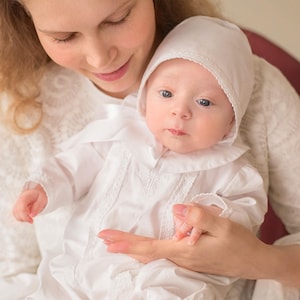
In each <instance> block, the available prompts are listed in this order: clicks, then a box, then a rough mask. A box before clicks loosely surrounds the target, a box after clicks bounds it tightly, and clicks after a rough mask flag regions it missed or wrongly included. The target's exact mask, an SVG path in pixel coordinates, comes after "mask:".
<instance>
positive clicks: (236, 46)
mask: <svg viewBox="0 0 300 300" xmlns="http://www.w3.org/2000/svg"><path fill="white" fill-rule="evenodd" d="M174 58H183V59H187V60H191V61H194V62H196V63H199V64H201V65H202V66H204V67H205V68H206V69H208V70H209V71H210V72H211V73H212V74H213V75H214V77H215V78H216V79H217V81H218V83H219V84H220V86H221V87H222V88H223V90H224V92H225V94H226V95H227V97H228V99H229V101H230V102H231V104H232V106H233V109H234V113H235V125H234V126H233V129H232V131H231V134H230V136H229V137H228V138H227V139H226V142H227V141H229V142H230V143H232V142H233V141H234V140H235V139H236V137H237V133H238V128H239V125H240V122H241V119H242V117H243V115H244V113H245V111H246V108H247V105H248V103H249V100H250V96H251V93H252V89H253V84H254V69H253V55H252V51H251V48H250V45H249V43H248V40H247V37H246V36H245V34H244V33H243V32H242V31H241V30H240V29H239V28H238V27H237V26H236V25H234V24H232V23H230V22H227V21H224V20H221V19H217V18H211V17H204V16H195V17H191V18H188V19H186V20H185V21H183V22H182V23H180V24H179V25H177V26H176V27H175V28H174V29H173V30H172V31H171V32H170V33H169V34H168V35H167V36H166V38H165V39H164V40H163V41H162V43H161V44H160V45H159V47H158V48H157V50H156V52H155V54H154V56H153V58H152V59H151V61H150V63H149V65H148V67H147V69H146V71H145V73H144V76H143V78H142V81H141V86H140V89H139V92H138V108H139V111H140V112H141V113H142V115H144V112H145V100H144V89H145V83H146V81H147V79H148V78H149V76H150V74H151V73H152V72H153V71H154V70H155V69H156V68H157V67H158V65H159V64H161V63H162V62H164V61H166V60H170V59H174ZM191 80H197V79H195V78H191Z"/></svg>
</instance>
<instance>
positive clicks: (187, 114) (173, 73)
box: [145, 59, 234, 153]
mask: <svg viewBox="0 0 300 300" xmlns="http://www.w3.org/2000/svg"><path fill="white" fill-rule="evenodd" d="M145 100H146V113H145V117H146V122H147V125H148V127H149V129H150V130H151V132H152V133H153V134H154V136H155V137H156V139H157V140H158V141H159V142H160V143H161V144H163V145H164V146H165V147H166V148H168V149H170V150H172V151H175V152H178V153H189V152H193V151H197V150H200V149H207V148H210V147H212V146H213V145H215V144H216V143H218V142H219V141H220V140H222V139H223V138H224V137H225V136H226V135H227V134H228V133H229V132H230V130H231V128H232V125H233V123H234V112H233V109H232V106H231V103H230V102H229V101H228V99H227V96H226V95H225V93H224V91H223V90H222V89H221V87H220V86H219V84H218V82H217V80H216V79H215V77H214V76H213V75H212V74H211V73H210V72H209V71H207V70H206V69H205V68H204V67H202V66H201V65H199V64H197V63H194V62H192V61H188V60H185V59H172V60H169V61H166V62H163V63H162V64H160V65H159V66H158V68H157V69H156V70H155V71H154V72H153V73H152V74H151V76H150V78H149V80H148V82H147V85H146V99H145Z"/></svg>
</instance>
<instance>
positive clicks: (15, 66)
mask: <svg viewBox="0 0 300 300" xmlns="http://www.w3.org/2000/svg"><path fill="white" fill-rule="evenodd" d="M153 1H154V6H155V13H156V23H157V34H158V40H161V39H162V38H163V37H164V36H165V35H166V34H167V33H168V32H169V31H170V30H171V29H172V28H173V27H174V26H175V25H177V24H178V23H180V22H181V21H183V20H184V19H186V18H188V17H191V16H194V15H207V16H214V17H220V13H219V10H218V7H217V6H216V4H215V3H214V2H212V1H209V0H172V1H170V0H153ZM0 45H1V47H0V92H5V93H6V95H7V96H8V99H9V105H8V108H7V109H6V110H5V111H4V112H2V113H3V115H4V120H5V122H6V124H8V125H9V126H10V127H11V128H12V129H14V130H15V131H16V132H19V133H30V132H32V131H34V130H35V129H36V128H37V127H38V126H39V124H40V122H41V120H42V104H41V103H40V102H39V101H38V97H39V94H40V80H41V78H42V76H43V74H44V72H45V70H46V67H47V65H48V64H49V63H50V62H51V60H50V58H49V57H48V56H47V54H46V52H45V51H44V49H43V47H42V46H41V44H40V41H39V39H38V36H37V34H36V31H35V28H34V25H33V22H32V20H31V18H30V16H29V15H28V14H27V12H26V10H25V7H24V6H23V5H22V4H21V2H20V1H18V0H1V1H0ZM0 107H1V105H0ZM32 113H34V115H35V116H38V117H36V118H35V119H34V121H33V122H31V124H30V125H29V126H28V124H27V125H26V124H25V123H24V122H23V120H24V116H31V115H32Z"/></svg>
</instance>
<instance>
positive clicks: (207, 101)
mask: <svg viewBox="0 0 300 300" xmlns="http://www.w3.org/2000/svg"><path fill="white" fill-rule="evenodd" d="M196 103H198V104H199V105H202V106H210V105H212V103H211V102H210V101H209V100H207V99H198V100H196Z"/></svg>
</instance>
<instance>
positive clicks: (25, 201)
mask: <svg viewBox="0 0 300 300" xmlns="http://www.w3.org/2000/svg"><path fill="white" fill-rule="evenodd" d="M47 202H48V199H47V195H46V192H45V190H44V189H43V188H42V186H41V185H40V184H37V185H36V186H35V187H34V188H32V189H29V190H25V191H23V192H22V193H21V195H20V196H19V198H18V200H17V202H16V203H15V205H14V207H13V215H14V217H15V218H16V219H17V220H18V221H21V222H28V223H33V218H34V217H35V216H36V215H38V214H39V213H40V212H41V211H42V210H43V209H44V208H45V206H46V205H47Z"/></svg>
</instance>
